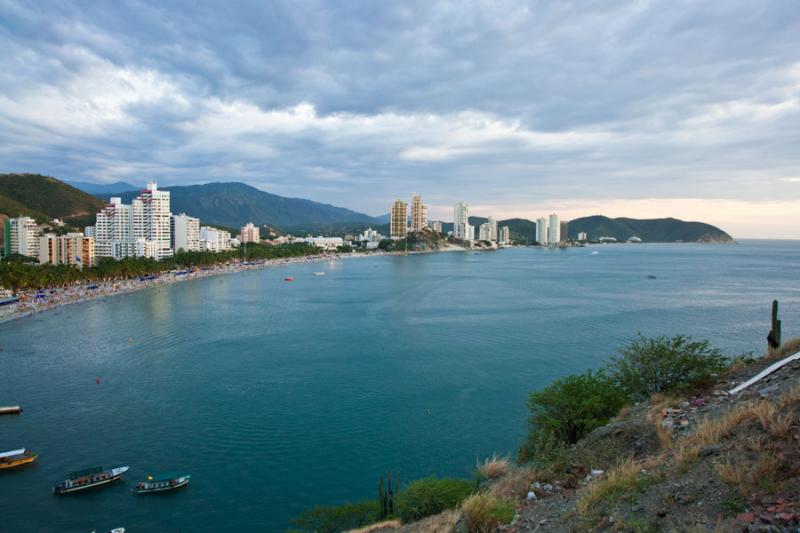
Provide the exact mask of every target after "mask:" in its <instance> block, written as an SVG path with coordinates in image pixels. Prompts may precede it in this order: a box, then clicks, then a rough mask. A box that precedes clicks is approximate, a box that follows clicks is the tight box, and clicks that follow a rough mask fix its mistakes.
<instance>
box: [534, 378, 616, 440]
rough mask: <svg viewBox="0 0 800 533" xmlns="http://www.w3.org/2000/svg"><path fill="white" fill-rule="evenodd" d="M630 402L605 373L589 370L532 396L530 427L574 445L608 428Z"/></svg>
mask: <svg viewBox="0 0 800 533" xmlns="http://www.w3.org/2000/svg"><path fill="white" fill-rule="evenodd" d="M626 400H627V398H626V397H625V395H624V394H623V392H622V391H621V390H620V388H619V387H617V386H616V385H615V383H614V382H613V381H611V380H610V379H609V378H608V376H606V374H605V372H603V371H602V370H598V371H596V372H593V371H591V370H587V371H586V372H584V373H583V374H574V375H571V376H567V377H564V378H561V379H557V380H556V381H554V382H553V383H551V384H550V385H548V386H547V387H545V388H544V389H542V390H541V391H538V392H532V393H531V395H530V397H529V398H528V408H529V409H530V412H531V415H530V419H529V423H530V427H531V429H532V430H534V431H545V432H547V433H550V434H552V435H553V436H554V437H555V440H557V441H560V442H564V443H566V444H574V443H575V442H577V441H578V440H579V439H581V438H583V437H584V436H585V435H586V434H587V433H589V432H590V431H592V430H593V429H595V428H598V427H600V426H603V425H605V424H606V423H607V422H608V420H609V419H610V418H611V417H613V416H614V415H615V414H617V412H618V411H619V410H620V408H621V407H622V406H623V405H624V404H625V402H626Z"/></svg>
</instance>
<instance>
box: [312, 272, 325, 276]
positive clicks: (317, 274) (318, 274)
mask: <svg viewBox="0 0 800 533" xmlns="http://www.w3.org/2000/svg"><path fill="white" fill-rule="evenodd" d="M314 275H315V276H324V275H325V272H314Z"/></svg>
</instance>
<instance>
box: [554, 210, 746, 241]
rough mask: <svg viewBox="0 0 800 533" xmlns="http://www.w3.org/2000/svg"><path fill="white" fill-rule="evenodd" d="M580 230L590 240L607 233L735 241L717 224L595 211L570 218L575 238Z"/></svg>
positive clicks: (654, 238) (622, 237) (620, 236)
mask: <svg viewBox="0 0 800 533" xmlns="http://www.w3.org/2000/svg"><path fill="white" fill-rule="evenodd" d="M580 232H586V233H587V236H588V237H589V240H596V239H599V238H600V237H604V236H605V237H614V238H615V239H617V240H618V241H624V240H627V239H629V238H630V237H639V238H640V239H642V240H643V241H645V242H733V238H731V236H730V235H728V234H727V233H726V232H724V231H723V230H721V229H719V228H718V227H716V226H712V225H711V224H705V223H703V222H685V221H683V220H678V219H675V218H656V219H645V220H639V219H634V218H608V217H605V216H602V215H593V216H589V217H583V218H577V219H575V220H572V221H570V223H569V236H570V238H572V239H576V238H577V237H578V233H580Z"/></svg>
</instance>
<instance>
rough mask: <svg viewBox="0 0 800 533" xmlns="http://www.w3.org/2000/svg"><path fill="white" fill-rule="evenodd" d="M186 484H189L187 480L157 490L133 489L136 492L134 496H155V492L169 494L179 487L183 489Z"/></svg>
mask: <svg viewBox="0 0 800 533" xmlns="http://www.w3.org/2000/svg"><path fill="white" fill-rule="evenodd" d="M188 484H189V480H188V479H187V480H184V481H181V482H179V483H176V484H175V485H171V486H167V487H161V488H157V489H135V490H136V494H155V493H157V492H170V491H173V490H176V489H179V488H181V487H185V486H186V485H188Z"/></svg>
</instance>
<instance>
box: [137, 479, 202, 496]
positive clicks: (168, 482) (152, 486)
mask: <svg viewBox="0 0 800 533" xmlns="http://www.w3.org/2000/svg"><path fill="white" fill-rule="evenodd" d="M191 477H192V476H189V475H177V474H162V475H160V476H147V480H146V481H140V482H139V483H137V484H136V488H135V489H133V490H134V492H135V493H136V494H150V493H153V492H167V491H170V490H175V489H179V488H181V487H185V486H186V485H188V484H189V479H190V478H191Z"/></svg>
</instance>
